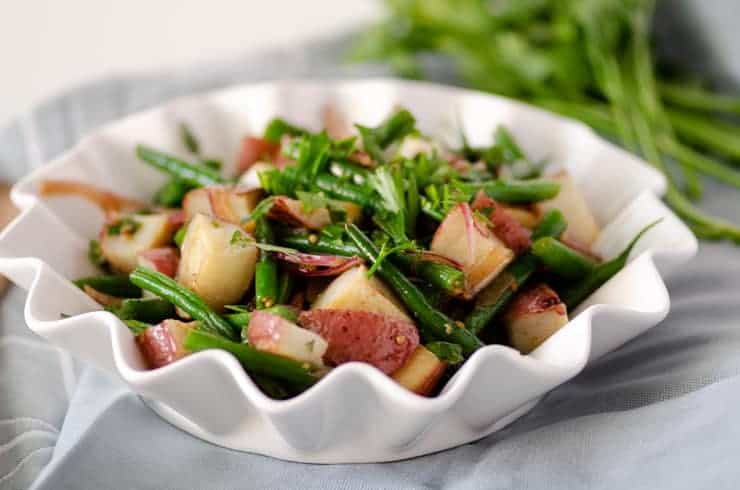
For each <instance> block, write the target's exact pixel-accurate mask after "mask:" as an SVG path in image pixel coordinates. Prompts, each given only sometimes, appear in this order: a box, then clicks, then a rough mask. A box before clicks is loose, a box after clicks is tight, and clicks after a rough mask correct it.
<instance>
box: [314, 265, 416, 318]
mask: <svg viewBox="0 0 740 490" xmlns="http://www.w3.org/2000/svg"><path fill="white" fill-rule="evenodd" d="M311 308H313V309H315V310H354V311H367V312H370V313H377V314H380V315H388V316H392V317H394V318H398V319H400V320H403V321H406V322H410V321H411V318H410V317H409V316H408V315H407V314H406V310H405V309H404V307H403V305H402V304H401V302H400V301H399V300H398V298H396V297H395V296H394V295H393V293H392V292H391V291H390V290H389V289H388V288H387V287H386V286H385V284H383V282H382V281H381V280H380V279H378V278H377V277H375V276H373V277H368V272H367V267H365V266H364V265H360V266H358V267H355V268H353V269H350V270H348V271H346V272H343V273H342V275H340V276H338V277H337V278H336V279H334V280H333V281H332V282H331V284H329V286H328V287H327V288H326V289H325V290H324V292H322V293H321V294H320V295H319V296H318V298H316V300H315V301H314V302H313V304H312V306H311Z"/></svg>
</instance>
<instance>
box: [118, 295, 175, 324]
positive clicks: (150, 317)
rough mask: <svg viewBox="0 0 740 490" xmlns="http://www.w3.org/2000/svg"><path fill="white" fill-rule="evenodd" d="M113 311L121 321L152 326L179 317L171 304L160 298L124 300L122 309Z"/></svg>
mask: <svg viewBox="0 0 740 490" xmlns="http://www.w3.org/2000/svg"><path fill="white" fill-rule="evenodd" d="M111 311H112V312H113V313H114V314H115V315H116V316H117V317H118V318H120V319H121V320H138V321H141V322H144V323H152V324H157V323H159V322H161V321H163V320H166V319H168V318H175V317H176V316H177V315H176V313H175V307H174V306H172V304H171V303H168V302H167V301H164V300H161V299H158V298H145V299H144V298H134V299H124V300H123V301H122V302H121V306H120V307H118V308H113V309H112V310H111Z"/></svg>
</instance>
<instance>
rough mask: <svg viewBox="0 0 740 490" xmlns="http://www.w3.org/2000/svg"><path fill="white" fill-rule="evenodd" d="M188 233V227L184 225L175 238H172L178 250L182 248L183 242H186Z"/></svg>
mask: <svg viewBox="0 0 740 490" xmlns="http://www.w3.org/2000/svg"><path fill="white" fill-rule="evenodd" d="M187 232H188V225H182V226H181V227H180V228H178V229H177V231H176V232H175V236H173V237H172V241H173V242H175V245H177V248H182V242H184V241H185V234H186V233H187Z"/></svg>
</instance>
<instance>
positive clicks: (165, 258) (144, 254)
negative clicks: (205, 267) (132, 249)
mask: <svg viewBox="0 0 740 490" xmlns="http://www.w3.org/2000/svg"><path fill="white" fill-rule="evenodd" d="M137 255H138V256H139V257H140V258H141V259H143V260H145V261H146V262H148V264H149V265H150V266H151V268H152V269H154V270H155V271H157V272H159V273H162V274H164V275H165V276H168V277H175V274H176V273H177V267H178V266H179V265H180V252H179V251H178V250H177V249H176V248H175V247H161V248H150V249H149V250H142V251H141V252H139V253H138V254H137Z"/></svg>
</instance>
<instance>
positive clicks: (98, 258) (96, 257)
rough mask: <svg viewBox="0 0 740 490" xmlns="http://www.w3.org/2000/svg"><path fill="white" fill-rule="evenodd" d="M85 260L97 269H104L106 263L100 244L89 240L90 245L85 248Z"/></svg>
mask: <svg viewBox="0 0 740 490" xmlns="http://www.w3.org/2000/svg"><path fill="white" fill-rule="evenodd" d="M87 258H88V259H90V262H91V263H92V264H93V265H96V266H98V267H104V266H105V265H106V264H107V263H108V261H107V260H105V257H104V256H103V251H102V250H101V248H100V242H99V241H97V240H90V244H89V245H88V247H87Z"/></svg>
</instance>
